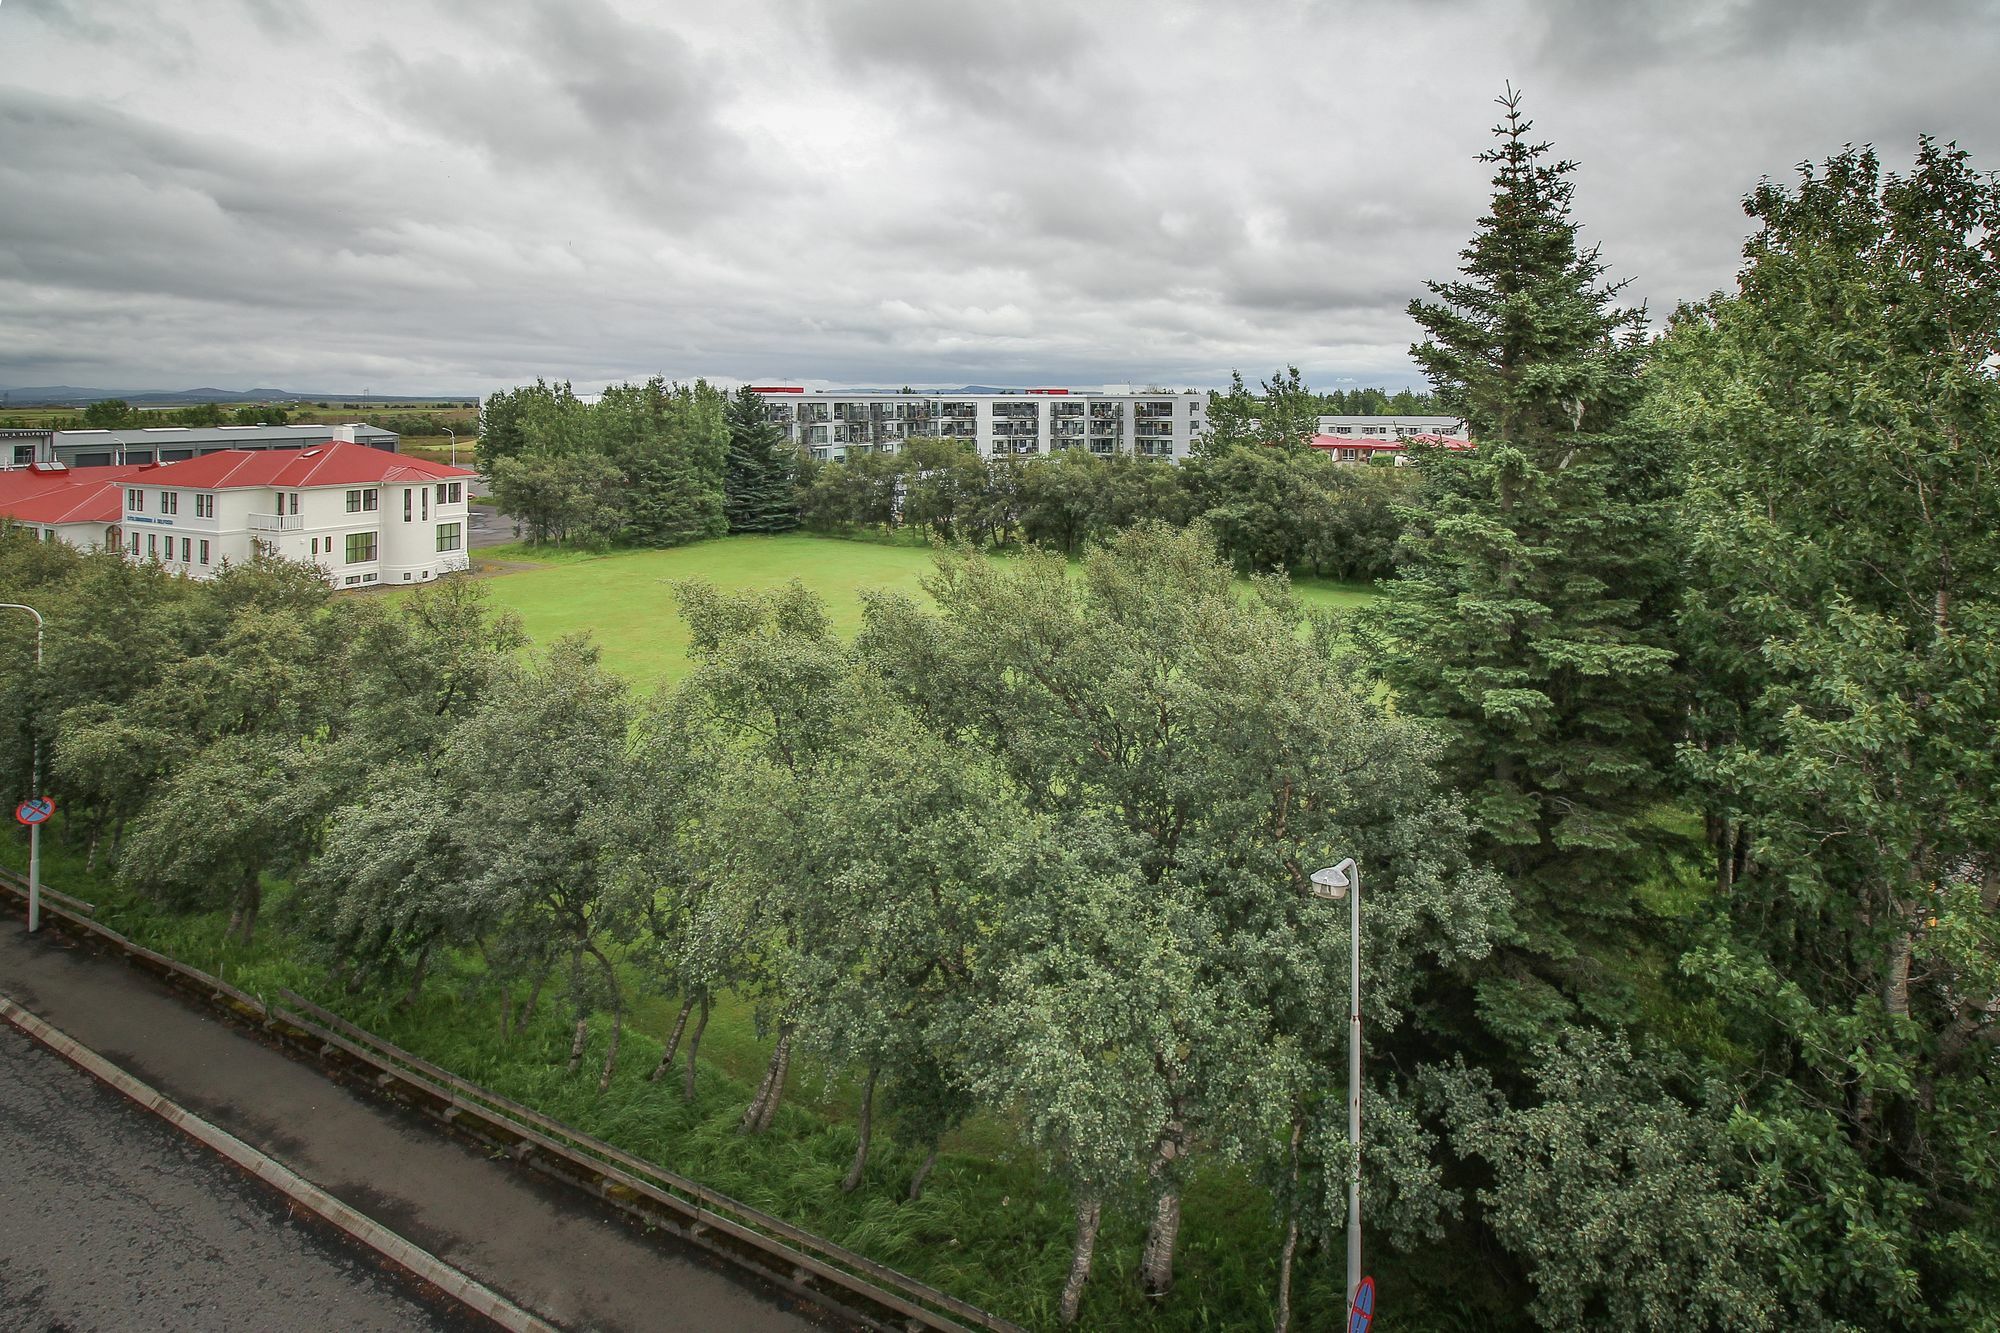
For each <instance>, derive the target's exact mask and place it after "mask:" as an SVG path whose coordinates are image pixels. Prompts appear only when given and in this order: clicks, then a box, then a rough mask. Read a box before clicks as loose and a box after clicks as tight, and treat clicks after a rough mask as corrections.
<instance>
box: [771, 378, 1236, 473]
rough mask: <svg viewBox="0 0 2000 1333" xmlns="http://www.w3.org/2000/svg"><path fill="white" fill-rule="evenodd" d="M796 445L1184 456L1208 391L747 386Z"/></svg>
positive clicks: (840, 450)
mask: <svg viewBox="0 0 2000 1333" xmlns="http://www.w3.org/2000/svg"><path fill="white" fill-rule="evenodd" d="M752 387H753V388H755V390H756V392H757V393H759V394H761V395H762V396H763V399H764V402H765V404H766V405H767V406H768V407H769V408H770V411H771V417H772V420H774V421H775V422H777V423H778V424H779V425H780V426H782V427H783V428H784V429H785V430H786V432H787V433H788V434H789V435H790V437H791V440H792V442H793V443H794V444H796V445H798V446H800V447H801V448H806V449H810V450H812V454H813V457H815V458H820V459H832V458H845V457H847V456H848V455H849V454H859V453H876V452H882V453H894V452H895V451H897V450H898V449H901V448H902V447H903V445H904V444H905V443H906V442H908V441H910V440H913V439H948V440H967V441H970V442H971V443H972V445H973V446H974V447H975V448H977V449H978V451H979V453H980V455H981V456H982V457H986V458H1011V457H1021V456H1025V455H1029V454H1053V453H1059V452H1061V451H1062V450H1065V449H1085V450H1088V451H1089V452H1091V453H1093V454H1100V455H1111V454H1131V455H1134V456H1136V457H1140V458H1160V459H1171V460H1179V459H1183V458H1186V457H1187V456H1188V454H1189V452H1190V451H1191V450H1192V448H1193V446H1194V440H1195V437H1196V436H1197V435H1199V434H1201V433H1202V431H1204V430H1206V429H1207V416H1206V414H1207V408H1208V395H1206V394H1203V393H1196V392H1194V391H1193V390H1189V391H1187V392H1184V393H1168V392H1157V393H1153V392H1135V391H1134V390H1133V389H1132V387H1131V386H1130V385H1125V384H1112V385H1106V386H1105V387H1104V388H1103V389H1102V390H1101V391H1091V390H1085V389H1024V390H1021V391H1019V392H1002V393H968V392H961V393H931V392H925V393H840V392H817V391H815V392H807V391H806V390H804V389H801V388H794V387H789V386H786V387H776V386H762V385H758V386H752Z"/></svg>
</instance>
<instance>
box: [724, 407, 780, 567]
mask: <svg viewBox="0 0 2000 1333" xmlns="http://www.w3.org/2000/svg"><path fill="white" fill-rule="evenodd" d="M797 471H798V455H797V452H796V451H795V450H794V449H793V448H792V446H791V442H790V441H789V440H787V439H786V438H785V432H784V431H783V430H781V429H779V428H778V426H777V425H776V424H775V423H773V422H772V420H771V415H770V413H769V412H768V411H767V410H766V409H765V407H764V400H763V399H762V398H760V397H758V396H757V394H756V392H755V391H753V390H752V389H751V388H750V386H749V385H747V384H746V385H744V386H743V387H741V388H739V389H738V390H737V391H736V393H735V395H734V396H733V397H732V398H730V400H729V465H728V469H727V471H726V472H725V473H724V474H723V504H724V507H725V509H726V510H727V512H728V515H729V530H730V531H731V532H789V531H790V530H791V529H793V528H796V527H797V526H798V525H799V506H798V499H797V495H796V492H797V487H798V482H797V476H796V474H797Z"/></svg>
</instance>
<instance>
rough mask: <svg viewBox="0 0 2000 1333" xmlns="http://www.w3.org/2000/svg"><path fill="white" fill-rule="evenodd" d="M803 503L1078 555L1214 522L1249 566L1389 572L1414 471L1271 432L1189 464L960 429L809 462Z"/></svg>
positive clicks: (813, 514) (1228, 551) (809, 514)
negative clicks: (978, 436)
mask: <svg viewBox="0 0 2000 1333" xmlns="http://www.w3.org/2000/svg"><path fill="white" fill-rule="evenodd" d="M800 477H801V479H802V484H801V487H800V493H799V500H798V505H799V514H800V520H801V521H802V522H803V523H804V525H805V526H806V527H807V528H808V529H811V530H812V531H815V532H825V533H834V534H845V533H856V532H870V531H891V530H894V529H897V528H899V527H901V528H910V529H913V530H916V531H923V532H928V533H930V534H931V535H933V536H935V537H937V538H939V539H940V540H943V541H946V542H959V541H964V542H970V543H973V544H975V545H979V546H985V547H1012V546H1017V545H1021V544H1024V543H1025V544H1031V545H1037V546H1043V547H1048V548H1050V549H1053V550H1057V551H1061V552H1063V553H1064V554H1066V555H1075V554H1077V553H1079V552H1081V551H1082V550H1083V549H1084V548H1085V547H1086V546H1088V545H1090V544H1091V543H1093V542H1097V541H1102V540H1105V539H1107V538H1109V537H1110V536H1112V535H1113V534H1115V533H1118V532H1121V531H1124V530H1126V529H1129V528H1131V527H1133V526H1135V525H1138V524H1141V523H1147V522H1158V523H1166V524H1169V525H1172V526H1185V525H1186V524H1188V523H1190V522H1193V521H1194V520H1196V519H1200V520H1202V521H1203V522H1204V523H1206V524H1207V526H1208V528H1209V530H1210V532H1211V533H1212V534H1213V536H1214V537H1215V539H1216V540H1217V541H1218V542H1219V543H1220V547H1221V550H1222V552H1223V555H1224V557H1225V558H1226V559H1228V560H1229V561H1230V562H1231V563H1233V564H1234V565H1235V566H1236V567H1237V568H1238V569H1239V570H1242V571H1245V572H1248V571H1252V570H1258V571H1268V570H1295V571H1299V572H1304V573H1310V574H1314V575H1317V576H1321V577H1326V578H1337V579H1348V580H1369V579H1376V578H1380V577H1382V576H1384V575H1386V574H1388V573H1389V571H1390V569H1391V567H1392V565H1393V562H1394V556H1395V547H1396V539H1397V536H1398V534H1399V533H1400V531H1401V528H1402V521H1401V519H1400V517H1399V513H1398V511H1399V507H1400V506H1401V505H1403V504H1404V503H1406V502H1407V501H1408V500H1409V498H1410V497H1411V496H1412V495H1413V494H1414V485H1415V477H1414V474H1412V473H1409V472H1407V470H1405V469H1398V468H1390V467H1356V466H1351V465H1346V464H1339V463H1335V462H1333V461H1332V460H1331V459H1329V458H1328V457H1327V456H1326V455H1324V454H1322V453H1320V452H1319V451H1317V450H1313V449H1307V448H1303V447H1301V448H1296V449H1276V448H1269V447H1265V446H1264V445H1263V444H1262V443H1261V442H1258V443H1242V444H1238V445H1236V446H1234V447H1232V448H1229V449H1227V450H1222V449H1210V448H1204V449H1203V451H1202V452H1200V453H1199V454H1198V455H1197V456H1196V457H1195V458H1193V459H1190V460H1188V461H1187V462H1184V463H1182V464H1181V465H1179V466H1177V467H1176V466H1174V465H1172V464H1164V463H1159V462H1154V461H1151V460H1147V459H1141V458H1133V457H1130V456H1127V455H1110V456H1100V455H1096V454H1092V453H1089V452H1087V451H1084V450H1079V449H1070V450H1065V451H1063V452H1061V453H1057V454H1051V455H1047V456H1031V457H1027V458H1020V459H1013V458H991V459H985V458H981V457H980V456H979V455H978V453H977V452H975V451H974V450H972V449H971V448H969V447H967V446H966V445H965V444H963V443H962V442H959V441H954V440H911V441H909V442H907V443H906V444H904V446H903V447H902V450H901V451H900V452H898V453H895V454H880V453H875V454H856V455H852V456H850V457H848V458H846V459H844V460H835V461H831V462H823V463H813V462H811V461H810V460H807V461H806V462H805V463H804V464H803V465H802V467H801V470H800Z"/></svg>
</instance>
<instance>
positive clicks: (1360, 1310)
mask: <svg viewBox="0 0 2000 1333" xmlns="http://www.w3.org/2000/svg"><path fill="white" fill-rule="evenodd" d="M1374 1322H1375V1279H1374V1278H1372V1277H1364V1278H1362V1279H1361V1281H1360V1283H1359V1284H1358V1285H1357V1286H1356V1287H1355V1288H1354V1299H1353V1303H1352V1304H1351V1305H1349V1306H1348V1307H1347V1333H1368V1327H1369V1325H1371V1324H1373V1323H1374Z"/></svg>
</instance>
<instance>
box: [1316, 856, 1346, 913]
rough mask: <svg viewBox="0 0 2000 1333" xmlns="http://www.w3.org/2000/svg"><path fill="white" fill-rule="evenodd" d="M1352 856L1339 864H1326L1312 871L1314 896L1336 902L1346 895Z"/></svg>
mask: <svg viewBox="0 0 2000 1333" xmlns="http://www.w3.org/2000/svg"><path fill="white" fill-rule="evenodd" d="M1353 872H1354V858H1353V857H1351V856H1350V857H1348V858H1347V859H1346V860H1345V861H1342V862H1341V863H1340V864H1339V865H1331V866H1327V867H1326V868H1325V869H1323V870H1315V871H1313V873H1312V892H1313V897H1315V898H1331V899H1333V900H1334V901H1335V902H1338V901H1339V900H1341V899H1342V898H1345V897H1346V896H1347V886H1348V885H1349V884H1350V883H1352V880H1351V879H1350V876H1351V875H1352V874H1353Z"/></svg>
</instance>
